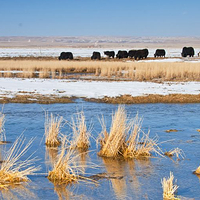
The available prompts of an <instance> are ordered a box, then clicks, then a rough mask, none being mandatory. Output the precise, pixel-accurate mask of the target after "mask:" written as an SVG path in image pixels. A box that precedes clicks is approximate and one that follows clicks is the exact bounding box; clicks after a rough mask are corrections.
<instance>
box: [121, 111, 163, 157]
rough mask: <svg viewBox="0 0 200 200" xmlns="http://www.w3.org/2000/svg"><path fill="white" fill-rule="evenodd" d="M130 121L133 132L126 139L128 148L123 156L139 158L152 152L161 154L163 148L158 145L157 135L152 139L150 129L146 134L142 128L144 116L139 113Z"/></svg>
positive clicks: (148, 155)
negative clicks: (141, 116)
mask: <svg viewBox="0 0 200 200" xmlns="http://www.w3.org/2000/svg"><path fill="white" fill-rule="evenodd" d="M130 123H131V125H130V127H131V131H130V132H131V133H130V135H129V137H128V140H127V141H126V148H125V151H124V154H123V156H124V157H125V158H139V157H150V156H151V152H156V153H158V154H160V151H161V149H160V148H159V147H158V139H157V137H155V138H153V139H151V138H150V137H149V134H150V131H148V133H147V134H145V133H144V132H143V131H142V130H141V127H142V118H139V116H138V113H137V114H136V116H135V118H134V120H132V122H130ZM141 135H142V136H141Z"/></svg>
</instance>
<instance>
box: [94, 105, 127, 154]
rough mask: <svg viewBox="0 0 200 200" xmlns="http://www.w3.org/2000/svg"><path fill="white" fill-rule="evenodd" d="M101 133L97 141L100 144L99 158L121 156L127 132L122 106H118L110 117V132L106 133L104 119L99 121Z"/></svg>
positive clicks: (125, 117) (125, 116)
mask: <svg viewBox="0 0 200 200" xmlns="http://www.w3.org/2000/svg"><path fill="white" fill-rule="evenodd" d="M101 125H102V132H101V133H100V136H99V138H98V140H97V142H98V143H100V151H99V152H98V155H99V156H103V157H117V156H119V155H122V154H123V151H124V147H125V142H126V141H125V140H126V135H127V132H128V130H129V127H128V126H127V113H126V111H125V108H124V106H119V107H118V109H117V110H116V111H115V113H114V114H113V115H112V123H111V127H110V132H107V130H106V126H105V123H104V119H103V118H102V121H101Z"/></svg>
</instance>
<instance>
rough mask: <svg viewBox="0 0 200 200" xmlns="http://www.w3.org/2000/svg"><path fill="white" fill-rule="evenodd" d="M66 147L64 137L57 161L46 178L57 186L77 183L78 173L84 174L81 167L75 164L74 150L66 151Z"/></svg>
mask: <svg viewBox="0 0 200 200" xmlns="http://www.w3.org/2000/svg"><path fill="white" fill-rule="evenodd" d="M67 146H68V145H67V142H66V137H64V138H63V142H62V146H61V152H60V154H59V155H58V160H57V162H56V163H55V164H54V167H53V170H52V171H50V172H49V174H48V177H47V178H48V179H49V180H50V181H51V182H53V183H56V184H58V185H61V184H64V183H65V184H70V183H72V182H77V181H78V179H79V173H84V171H83V170H82V169H83V168H82V166H80V165H78V164H77V162H76V157H77V156H76V155H75V149H73V148H68V149H67ZM66 149H67V150H66Z"/></svg>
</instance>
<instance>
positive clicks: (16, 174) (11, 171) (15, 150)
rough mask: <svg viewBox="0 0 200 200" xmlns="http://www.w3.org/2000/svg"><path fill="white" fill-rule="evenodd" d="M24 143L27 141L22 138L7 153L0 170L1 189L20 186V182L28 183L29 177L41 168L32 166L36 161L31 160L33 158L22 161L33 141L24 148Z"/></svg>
mask: <svg viewBox="0 0 200 200" xmlns="http://www.w3.org/2000/svg"><path fill="white" fill-rule="evenodd" d="M24 142H25V139H24V138H23V137H22V136H20V137H19V138H18V139H16V141H15V142H14V143H13V145H12V146H11V148H10V149H9V150H8V152H7V153H6V155H5V158H4V160H5V161H4V162H3V163H2V165H1V168H0V188H6V187H8V186H10V185H12V184H19V183H20V182H27V181H28V180H29V179H28V177H27V175H31V174H34V172H36V171H38V170H39V169H40V168H39V167H35V166H32V165H33V164H34V162H35V161H36V159H35V158H31V156H29V157H28V158H27V159H26V160H24V161H21V160H20V158H21V157H22V156H24V155H25V153H26V152H27V151H28V150H29V148H30V145H31V143H32V142H33V140H30V141H29V142H28V144H26V145H25V147H24V148H22V147H23V145H24Z"/></svg>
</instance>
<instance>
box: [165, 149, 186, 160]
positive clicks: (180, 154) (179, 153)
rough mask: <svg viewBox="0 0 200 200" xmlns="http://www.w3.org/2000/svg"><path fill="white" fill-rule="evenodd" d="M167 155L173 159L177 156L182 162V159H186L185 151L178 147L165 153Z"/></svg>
mask: <svg viewBox="0 0 200 200" xmlns="http://www.w3.org/2000/svg"><path fill="white" fill-rule="evenodd" d="M165 155H166V156H168V157H172V156H174V155H175V156H176V158H177V159H178V160H180V158H182V159H184V157H185V154H184V152H183V150H182V149H179V148H178V147H177V148H175V149H171V150H170V151H167V152H165Z"/></svg>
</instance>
